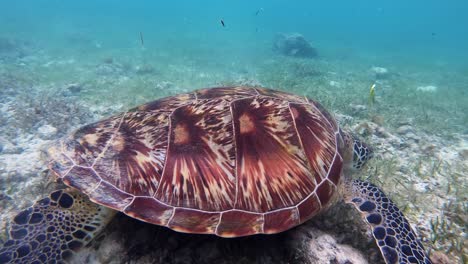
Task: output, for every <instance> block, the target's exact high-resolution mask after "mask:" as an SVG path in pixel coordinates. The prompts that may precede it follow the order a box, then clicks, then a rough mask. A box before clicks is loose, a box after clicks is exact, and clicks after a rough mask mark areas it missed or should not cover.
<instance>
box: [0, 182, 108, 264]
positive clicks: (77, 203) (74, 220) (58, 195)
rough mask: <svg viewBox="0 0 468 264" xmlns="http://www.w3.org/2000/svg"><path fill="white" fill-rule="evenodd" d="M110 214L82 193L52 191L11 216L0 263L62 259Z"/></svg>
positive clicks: (79, 245)
mask: <svg viewBox="0 0 468 264" xmlns="http://www.w3.org/2000/svg"><path fill="white" fill-rule="evenodd" d="M114 215H115V211H113V210H111V209H108V208H105V207H103V206H99V205H97V204H95V203H93V202H91V201H90V200H89V199H88V198H87V196H86V195H84V194H82V193H79V192H77V191H73V190H71V189H66V190H58V191H54V192H52V193H51V194H50V195H49V197H47V198H43V199H41V200H39V201H37V202H36V203H35V204H34V205H33V206H31V207H29V208H27V209H25V210H23V211H21V212H20V213H19V214H18V215H16V216H15V217H14V219H13V221H12V222H11V227H10V239H9V240H8V241H6V242H5V243H4V244H3V246H0V263H2V264H3V263H37V264H39V263H63V262H65V261H66V260H67V259H68V258H69V257H70V256H71V255H72V254H73V253H74V252H76V251H77V250H78V249H80V248H81V247H82V246H84V245H86V244H87V243H88V242H89V241H91V239H92V238H93V237H94V236H95V235H96V234H97V233H98V232H99V231H101V230H102V229H103V228H104V226H105V225H106V224H107V223H108V222H109V221H110V219H111V218H112V216H114Z"/></svg>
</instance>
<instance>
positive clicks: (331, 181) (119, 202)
mask: <svg viewBox="0 0 468 264" xmlns="http://www.w3.org/2000/svg"><path fill="white" fill-rule="evenodd" d="M340 137H341V135H340V133H339V129H338V126H337V124H336V122H335V120H334V119H333V118H332V117H331V115H330V114H329V113H328V112H327V111H325V110H324V109H323V108H322V107H321V106H320V105H319V104H318V103H316V102H314V101H311V100H308V99H307V98H302V97H299V96H295V95H292V94H288V93H284V92H280V91H274V90H269V89H264V88H258V87H255V88H252V87H219V88H210V89H203V90H198V91H195V92H192V93H188V94H182V95H176V96H172V97H168V98H163V99H160V100H157V101H154V102H151V103H148V104H145V105H142V106H140V107H137V108H134V109H132V110H130V111H128V112H125V113H122V114H120V115H116V116H113V117H111V118H108V119H105V120H102V121H100V122H97V123H94V124H90V125H87V126H84V127H82V128H81V129H78V130H77V131H76V132H75V133H73V134H72V135H70V136H69V137H67V138H65V139H63V140H62V141H60V142H59V143H57V145H56V146H54V147H52V148H51V149H50V151H49V153H50V155H51V161H50V163H49V167H50V168H51V170H52V171H53V172H54V173H55V174H56V175H57V176H58V177H59V178H61V179H62V180H63V182H64V183H66V184H67V185H69V186H71V187H74V188H76V189H78V190H81V191H82V192H84V193H86V194H87V195H88V196H89V197H90V199H91V200H92V201H94V202H96V203H98V204H101V205H105V206H108V207H110V208H113V209H116V210H118V211H122V212H124V213H125V214H127V215H129V216H132V217H134V218H137V219H140V220H143V221H146V222H149V223H153V224H157V225H162V226H166V227H169V228H171V229H173V230H176V231H181V232H188V233H203V234H216V235H218V236H223V237H236V236H246V235H252V234H258V233H267V234H271V233H278V232H281V231H284V230H287V229H289V228H291V227H294V226H296V225H299V224H301V223H303V222H304V221H306V220H308V219H310V218H311V217H313V216H314V215H316V214H317V213H318V212H319V211H321V210H322V209H323V208H325V207H327V206H328V205H329V204H330V203H331V202H332V201H333V200H335V197H336V194H337V193H338V192H337V188H338V185H339V184H340V177H341V171H342V163H343V159H342V155H340V152H341V151H340V150H339V149H338V145H339V144H338V143H337V142H339V140H340Z"/></svg>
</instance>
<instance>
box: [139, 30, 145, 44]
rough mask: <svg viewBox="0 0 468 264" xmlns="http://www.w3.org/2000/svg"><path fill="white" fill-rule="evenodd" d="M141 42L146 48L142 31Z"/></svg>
mask: <svg viewBox="0 0 468 264" xmlns="http://www.w3.org/2000/svg"><path fill="white" fill-rule="evenodd" d="M140 42H141V46H142V47H143V46H145V41H144V40H143V33H142V32H141V31H140Z"/></svg>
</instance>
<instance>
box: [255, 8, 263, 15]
mask: <svg viewBox="0 0 468 264" xmlns="http://www.w3.org/2000/svg"><path fill="white" fill-rule="evenodd" d="M262 11H263V8H260V9H259V10H257V12H255V15H256V16H258V14H260V12H262Z"/></svg>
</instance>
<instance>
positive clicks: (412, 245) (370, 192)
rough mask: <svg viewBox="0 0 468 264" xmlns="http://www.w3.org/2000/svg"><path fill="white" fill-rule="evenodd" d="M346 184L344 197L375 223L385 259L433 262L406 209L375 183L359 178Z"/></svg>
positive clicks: (374, 226)
mask: <svg viewBox="0 0 468 264" xmlns="http://www.w3.org/2000/svg"><path fill="white" fill-rule="evenodd" d="M345 184H346V191H347V192H346V193H345V199H346V202H347V203H351V204H353V205H354V206H355V207H356V208H357V209H358V210H359V212H361V213H362V217H363V218H364V220H365V221H366V223H368V224H369V225H370V226H371V227H372V233H373V235H374V238H375V240H376V242H377V245H378V246H379V248H380V251H381V252H382V254H383V256H384V259H385V262H386V263H389V264H390V263H391V264H393V263H399V264H403V263H418V264H422V263H424V264H429V263H432V262H431V260H430V259H429V256H428V255H427V254H426V252H425V251H424V248H423V246H422V244H421V242H420V241H419V240H418V238H417V237H416V234H415V232H414V231H413V230H412V228H411V226H410V224H409V222H408V220H406V218H405V217H404V216H403V213H402V212H401V211H400V210H399V209H398V208H397V206H396V205H395V203H393V202H392V201H391V200H390V199H389V198H388V197H387V196H386V195H385V194H384V193H383V192H382V191H381V190H380V189H379V188H377V187H376V186H375V185H373V184H371V183H368V182H363V181H359V180H353V181H350V182H347V183H345Z"/></svg>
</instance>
